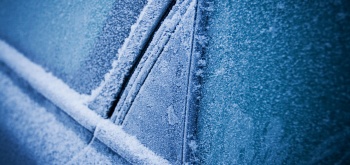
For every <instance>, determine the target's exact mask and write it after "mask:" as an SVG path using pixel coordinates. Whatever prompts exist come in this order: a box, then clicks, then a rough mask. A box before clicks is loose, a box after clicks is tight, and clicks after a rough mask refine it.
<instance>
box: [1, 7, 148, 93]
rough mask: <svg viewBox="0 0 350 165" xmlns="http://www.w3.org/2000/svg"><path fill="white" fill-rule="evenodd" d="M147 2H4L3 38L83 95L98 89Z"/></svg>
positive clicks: (2, 14) (2, 16)
mask: <svg viewBox="0 0 350 165" xmlns="http://www.w3.org/2000/svg"><path fill="white" fill-rule="evenodd" d="M145 3H146V0H142V1H136V2H135V1H132V0H126V1H114V0H107V1H98V0H91V1H69V0H53V1H34V0H28V1H25V0H23V1H21V0H15V1H13V0H2V1H0V38H1V39H3V40H5V41H6V42H8V43H9V44H11V45H12V46H14V47H15V48H16V49H18V50H19V51H21V52H22V53H23V54H25V55H26V56H27V57H28V58H30V59H31V60H33V61H34V62H36V63H38V64H40V65H42V66H43V67H44V68H46V69H47V70H48V71H49V72H52V73H53V74H54V75H56V76H58V77H59V78H61V79H63V80H64V81H65V82H66V83H67V84H68V85H69V86H71V87H72V88H74V89H75V90H77V91H78V92H80V93H89V92H90V91H91V90H92V89H94V88H95V87H97V86H98V85H99V83H100V81H101V80H102V79H103V76H104V74H105V73H106V72H107V71H108V70H109V69H110V68H111V63H112V60H113V59H116V58H117V51H118V49H119V48H120V47H121V45H122V44H123V42H124V39H125V38H126V37H127V36H128V34H129V32H130V27H131V25H132V24H133V23H135V22H136V19H137V17H138V15H139V13H140V11H141V10H142V8H143V6H144V5H145Z"/></svg>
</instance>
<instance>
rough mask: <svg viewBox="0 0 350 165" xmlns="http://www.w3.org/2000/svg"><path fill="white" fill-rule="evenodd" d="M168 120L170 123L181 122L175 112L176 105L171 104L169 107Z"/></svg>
mask: <svg viewBox="0 0 350 165" xmlns="http://www.w3.org/2000/svg"><path fill="white" fill-rule="evenodd" d="M167 114H168V122H169V124H170V125H175V124H177V123H178V122H179V118H178V117H177V116H176V114H175V110H174V107H173V106H172V105H171V106H169V107H168V108H167Z"/></svg>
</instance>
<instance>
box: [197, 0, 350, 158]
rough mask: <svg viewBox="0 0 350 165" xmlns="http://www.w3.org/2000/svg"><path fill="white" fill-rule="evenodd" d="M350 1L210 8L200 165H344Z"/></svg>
mask: <svg viewBox="0 0 350 165" xmlns="http://www.w3.org/2000/svg"><path fill="white" fill-rule="evenodd" d="M349 7H350V4H349V1H345V0H344V1H341V0H339V1H323V0H321V1H219V0H214V3H213V4H212V6H211V7H209V10H207V11H210V12H209V13H208V18H209V20H208V26H207V27H208V37H209V44H208V48H207V50H206V54H205V56H206V58H207V68H206V71H205V73H206V74H205V77H204V79H203V82H204V84H203V91H202V92H203V93H202V95H203V98H202V101H201V105H200V111H199V113H200V114H199V122H198V123H199V130H198V131H199V136H198V137H199V142H200V147H199V148H200V150H199V153H200V159H201V161H202V163H204V164H335V163H339V164H346V163H345V162H346V161H349V159H350V158H349V149H348V148H349V147H350V146H349V145H350V141H349V140H350V129H349V126H350V123H349V121H350V87H349V84H350V75H349V71H350V56H349V52H350V17H349V14H350V13H349V9H350V8H349Z"/></svg>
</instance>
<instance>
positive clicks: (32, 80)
mask: <svg viewBox="0 0 350 165" xmlns="http://www.w3.org/2000/svg"><path fill="white" fill-rule="evenodd" d="M0 61H2V62H3V63H5V64H6V65H7V66H8V67H9V68H10V69H12V71H14V72H15V73H16V74H18V75H19V76H20V77H22V78H23V79H24V80H26V81H27V82H28V83H29V84H30V85H31V86H32V87H33V88H34V89H35V90H36V91H38V92H39V93H41V94H42V95H43V96H45V97H46V98H47V99H48V100H50V101H51V102H52V103H54V104H56V105H57V106H58V107H59V108H61V109H62V110H63V111H64V112H65V113H67V114H68V115H69V116H71V117H72V118H73V119H74V120H76V121H77V122H78V123H79V124H81V125H82V126H83V127H85V128H86V129H88V130H89V131H91V132H95V133H94V134H95V136H96V138H97V139H99V140H100V141H101V142H102V143H104V144H106V146H108V147H109V148H111V149H112V150H114V151H115V152H116V153H118V154H119V155H120V156H122V157H124V158H125V159H126V160H128V161H129V162H130V163H134V164H169V162H168V161H167V160H165V159H164V158H162V157H160V156H158V155H156V154H155V153H154V152H153V151H151V150H149V149H148V148H147V147H145V146H144V145H142V144H141V143H140V142H139V141H138V140H137V139H136V138H135V137H133V136H131V135H129V134H127V133H126V132H125V131H124V130H123V129H122V128H121V127H120V126H117V125H115V124H113V123H112V122H111V121H109V120H108V119H103V118H102V117H100V116H99V115H98V114H96V113H95V112H93V111H92V110H91V109H89V108H88V107H87V106H86V105H85V101H86V96H85V95H80V94H79V93H77V92H76V91H74V90H73V89H71V88H70V87H69V86H68V85H67V84H65V83H64V82H63V81H62V80H60V79H58V78H57V77H55V76H53V75H52V74H51V73H48V72H46V71H45V70H44V69H43V68H42V67H41V66H39V65H37V64H35V63H33V62H31V61H30V60H29V59H27V58H26V57H25V56H23V55H22V54H21V53H19V52H18V51H17V50H15V49H14V48H12V47H11V46H9V45H8V44H7V43H6V42H4V41H2V40H0Z"/></svg>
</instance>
